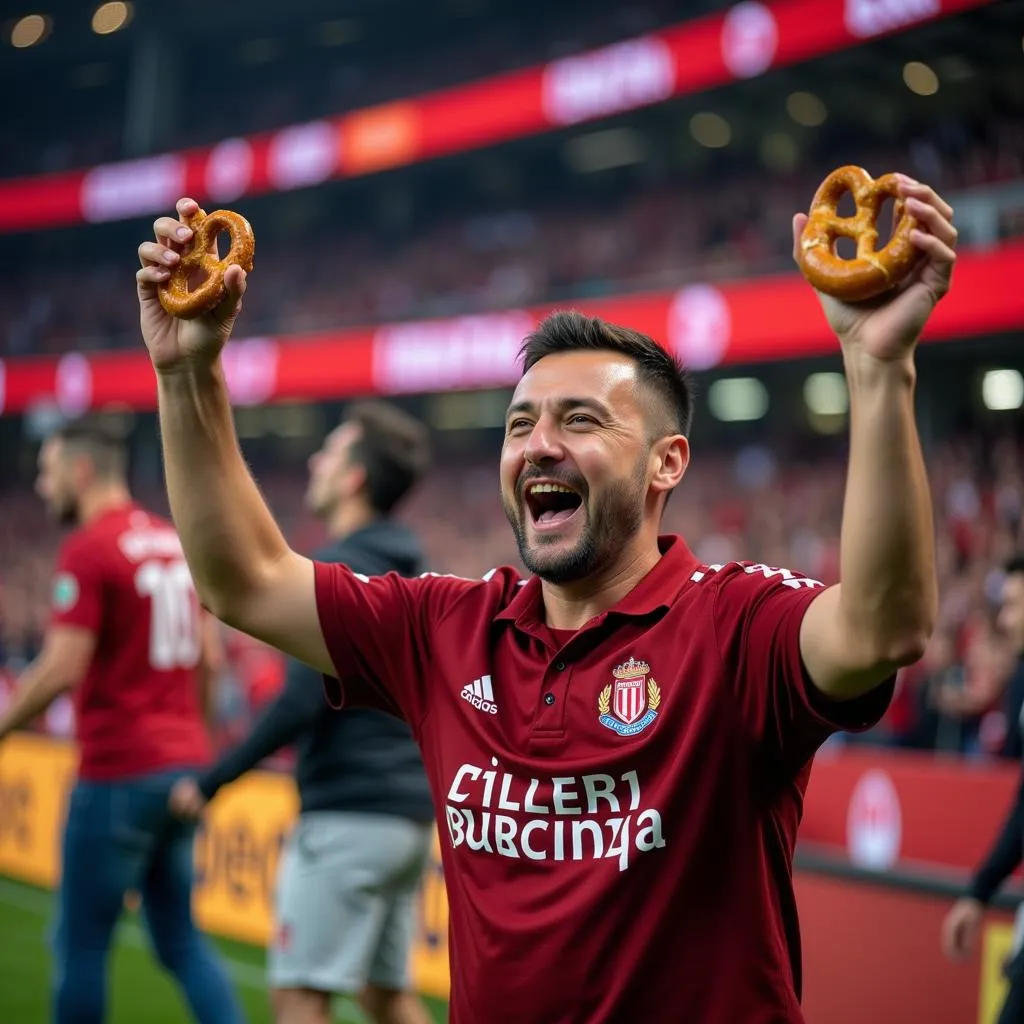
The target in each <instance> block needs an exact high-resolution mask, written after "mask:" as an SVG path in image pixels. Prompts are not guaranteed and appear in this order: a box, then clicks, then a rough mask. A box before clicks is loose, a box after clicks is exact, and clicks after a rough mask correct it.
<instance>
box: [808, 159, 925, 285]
mask: <svg viewBox="0 0 1024 1024" xmlns="http://www.w3.org/2000/svg"><path fill="white" fill-rule="evenodd" d="M898 185H899V179H898V178H897V177H896V175H895V174H884V175H883V176H882V177H881V178H878V179H877V180H876V179H873V178H872V177H871V175H870V174H868V172H867V171H865V170H864V169H863V168H862V167H854V166H847V167H840V168H838V169H837V170H835V171H833V172H832V173H831V174H830V175H829V176H828V177H827V178H826V179H825V180H824V181H823V182H822V183H821V184H820V185H819V186H818V191H817V192H815V193H814V199H813V200H811V209H810V211H809V213H808V216H807V223H806V224H805V225H804V229H803V232H802V233H801V235H800V244H799V246H798V247H797V264H798V265H799V267H800V270H801V271H802V272H803V275H804V277H806V278H807V280H808V281H810V283H811V284H812V285H813V286H814V287H815V288H817V289H818V291H820V292H824V293H825V294H826V295H831V296H833V298H836V299H841V300H842V301H843V302H864V301H865V300H867V299H873V298H874V297H875V296H877V295H881V294H882V293H883V292H887V291H889V290H890V289H891V288H895V287H896V286H897V285H898V284H899V283H900V282H901V281H902V280H903V279H904V278H905V277H907V275H908V274H909V273H910V272H911V271H912V270H913V269H914V267H915V266H916V265H917V262H918V260H919V259H920V258H921V257H922V256H923V255H924V254H923V253H922V252H921V250H920V249H918V248H917V246H915V245H914V244H913V242H911V240H910V232H911V231H912V230H913V228H915V227H916V226H917V221H916V220H915V219H914V218H913V217H911V216H910V214H909V213H907V212H906V204H905V202H904V200H903V197H902V196H901V195H900V194H899V192H898ZM847 191H849V192H850V193H852V195H853V199H854V202H855V203H856V204H857V212H856V213H855V214H854V215H853V216H852V217H840V216H839V214H838V213H837V210H838V207H839V200H840V199H841V198H842V197H843V194H844V193H845V192H847ZM887 196H892V197H893V198H894V199H895V200H896V204H895V207H894V209H893V223H894V225H895V227H894V228H893V232H892V237H891V238H890V239H889V241H888V242H887V243H886V244H885V246H884V247H883V248H881V249H878V250H877V251H876V246H877V245H878V214H879V211H880V210H881V208H882V203H884V202H885V199H886V197H887ZM837 238H852V239H854V241H856V243H857V256H856V258H855V259H851V260H845V259H841V258H840V257H839V256H837V255H836V252H835V245H836V239H837Z"/></svg>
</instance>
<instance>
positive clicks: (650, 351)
mask: <svg viewBox="0 0 1024 1024" xmlns="http://www.w3.org/2000/svg"><path fill="white" fill-rule="evenodd" d="M561 352H616V353H618V354H619V355H623V356H626V357H628V358H629V359H632V360H633V362H635V363H636V365H637V369H638V371H639V376H640V382H641V384H643V386H644V387H646V388H648V389H649V390H650V391H651V392H653V394H654V396H655V398H656V399H657V400H658V401H659V402H660V404H661V405H662V406H663V407H664V408H665V409H666V410H668V411H669V413H670V416H671V421H670V422H671V428H670V429H669V431H667V432H670V433H678V434H682V435H683V436H684V437H685V436H687V435H688V434H689V432H690V425H691V423H692V422H693V382H692V380H691V378H690V375H689V373H688V372H687V370H686V368H685V367H684V366H683V364H682V363H681V362H680V361H679V360H678V359H676V358H675V357H674V356H672V355H670V354H669V353H668V352H666V351H665V349H663V348H662V347H661V346H660V345H659V344H658V343H657V342H656V341H655V340H654V339H653V338H651V337H648V335H646V334H641V333H640V332H639V331H634V330H633V329H632V328H630V327H621V326H619V325H618V324H612V323H609V322H608V321H607V320H602V319H600V317H596V316H585V315H584V314H583V313H580V312H578V311H577V310H574V309H565V310H559V311H557V312H555V313H551V314H550V315H549V316H547V317H545V318H544V319H543V320H542V321H541V322H540V323H539V324H538V325H537V328H536V330H534V331H532V332H531V333H530V334H528V335H527V336H526V340H525V341H524V342H523V346H522V349H521V350H520V352H519V355H520V358H521V359H522V361H523V373H526V371H527V370H529V369H530V368H531V367H532V366H534V365H536V363H538V362H539V361H540V360H541V359H543V358H544V357H545V356H550V355H556V354H558V353H561Z"/></svg>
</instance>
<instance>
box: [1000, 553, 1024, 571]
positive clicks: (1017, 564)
mask: <svg viewBox="0 0 1024 1024" xmlns="http://www.w3.org/2000/svg"><path fill="white" fill-rule="evenodd" d="M1003 572H1004V573H1005V574H1006V575H1007V576H1016V575H1017V573H1019V572H1022V573H1024V551H1020V552H1018V553H1017V554H1016V555H1014V556H1013V557H1012V558H1011V559H1010V560H1009V561H1008V562H1007V563H1006V565H1004V566H1003Z"/></svg>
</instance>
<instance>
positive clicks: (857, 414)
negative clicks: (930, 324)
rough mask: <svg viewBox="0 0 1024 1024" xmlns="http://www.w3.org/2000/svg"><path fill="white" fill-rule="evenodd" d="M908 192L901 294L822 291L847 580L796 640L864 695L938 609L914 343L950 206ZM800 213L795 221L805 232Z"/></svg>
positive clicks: (842, 696)
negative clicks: (844, 455)
mask: <svg viewBox="0 0 1024 1024" xmlns="http://www.w3.org/2000/svg"><path fill="white" fill-rule="evenodd" d="M901 191H902V193H903V195H904V196H905V197H906V199H907V209H908V211H909V212H910V213H911V214H912V215H913V216H914V217H915V218H916V219H917V221H918V223H919V229H915V231H914V232H912V234H911V240H912V242H913V244H914V245H916V246H917V247H918V248H920V249H921V250H922V251H923V254H924V259H923V260H922V262H921V263H920V264H919V266H918V269H917V270H916V271H915V272H914V274H913V276H912V278H911V279H910V280H909V281H908V282H906V283H905V284H904V285H903V286H901V287H900V288H899V289H897V290H896V291H895V292H893V293H890V294H889V295H887V296H883V297H881V298H879V299H877V300H873V301H871V302H869V303H865V304H863V305H856V306H849V305H846V304H844V303H841V302H837V301H835V300H834V299H832V298H829V297H827V296H820V298H821V300H822V305H823V307H824V310H825V313H826V316H827V317H828V320H829V323H830V324H831V326H832V328H833V330H834V331H835V332H836V335H837V336H838V338H839V341H840V344H841V345H842V349H843V361H844V365H845V369H846V379H847V383H848V385H849V392H850V459H849V468H848V470H847V480H846V499H845V503H844V506H843V525H842V537H841V549H840V583H839V586H837V587H833V588H831V589H829V590H827V591H825V592H824V593H822V594H821V596H820V597H819V598H817V600H815V601H814V603H813V604H811V606H810V607H809V608H808V610H807V613H806V615H805V617H804V620H803V624H802V629H801V635H800V642H801V651H802V654H803V658H804V662H805V664H806V666H807V670H808V673H809V675H810V676H811V679H812V680H813V681H814V683H815V684H816V685H817V687H818V688H819V689H820V690H821V691H822V692H823V693H825V694H826V695H827V696H829V697H832V698H833V699H836V700H848V699H852V698H855V697H857V696H860V695H861V694H863V693H866V692H867V691H868V690H870V689H872V688H873V687H875V686H877V685H878V684H879V683H881V682H882V681H883V680H884V679H886V678H887V677H888V676H889V675H891V674H892V672H893V671H894V670H895V669H897V668H898V667H900V666H902V665H906V664H909V663H911V662H914V661H916V660H917V659H918V658H919V657H920V656H921V654H922V653H923V651H924V645H925V643H926V642H927V640H928V637H929V635H930V633H931V630H932V627H933V625H934V622H935V617H936V613H937V607H938V585H937V581H936V569H935V552H934V546H933V533H934V525H933V521H932V506H931V496H930V494H929V488H928V477H927V474H926V472H925V465H924V459H923V457H922V454H921V442H920V439H919V437H918V432H917V425H916V423H915V419H914V385H915V381H916V373H915V368H914V350H915V347H916V345H917V341H918V338H919V337H920V334H921V331H922V330H923V329H924V326H925V323H926V322H927V320H928V317H929V316H930V315H931V312H932V310H933V309H934V308H935V305H936V303H937V302H938V301H939V300H940V299H941V298H942V296H943V295H945V293H946V292H947V290H948V289H949V284H950V277H951V275H952V271H953V263H954V260H955V255H954V247H955V245H956V229H955V228H954V227H953V223H952V216H953V211H952V209H951V208H950V207H949V206H948V204H947V203H945V202H944V201H943V200H942V199H941V198H940V197H939V196H937V195H936V194H935V193H934V192H933V191H932V190H931V189H930V188H928V187H927V186H925V185H921V184H918V183H917V182H912V181H910V180H909V179H906V180H904V181H903V183H902V185H901ZM802 227H803V221H802V218H800V217H797V218H796V219H795V221H794V238H795V239H799V235H800V231H801V230H802Z"/></svg>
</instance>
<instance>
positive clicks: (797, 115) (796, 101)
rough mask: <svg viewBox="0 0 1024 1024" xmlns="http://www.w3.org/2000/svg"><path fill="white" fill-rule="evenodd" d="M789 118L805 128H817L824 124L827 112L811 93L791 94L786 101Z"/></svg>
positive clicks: (823, 105)
mask: <svg viewBox="0 0 1024 1024" xmlns="http://www.w3.org/2000/svg"><path fill="white" fill-rule="evenodd" d="M786 110H787V111H788V112H789V116H790V117H791V118H793V120H794V121H796V123H797V124H802V125H803V126H804V127H805V128H817V127H818V125H820V124H824V123H825V118H826V117H828V110H827V109H826V108H825V104H824V103H823V102H822V101H821V100H820V99H818V97H817V96H815V95H814V93H813V92H791V93H790V94H789V97H788V98H787V99H786Z"/></svg>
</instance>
